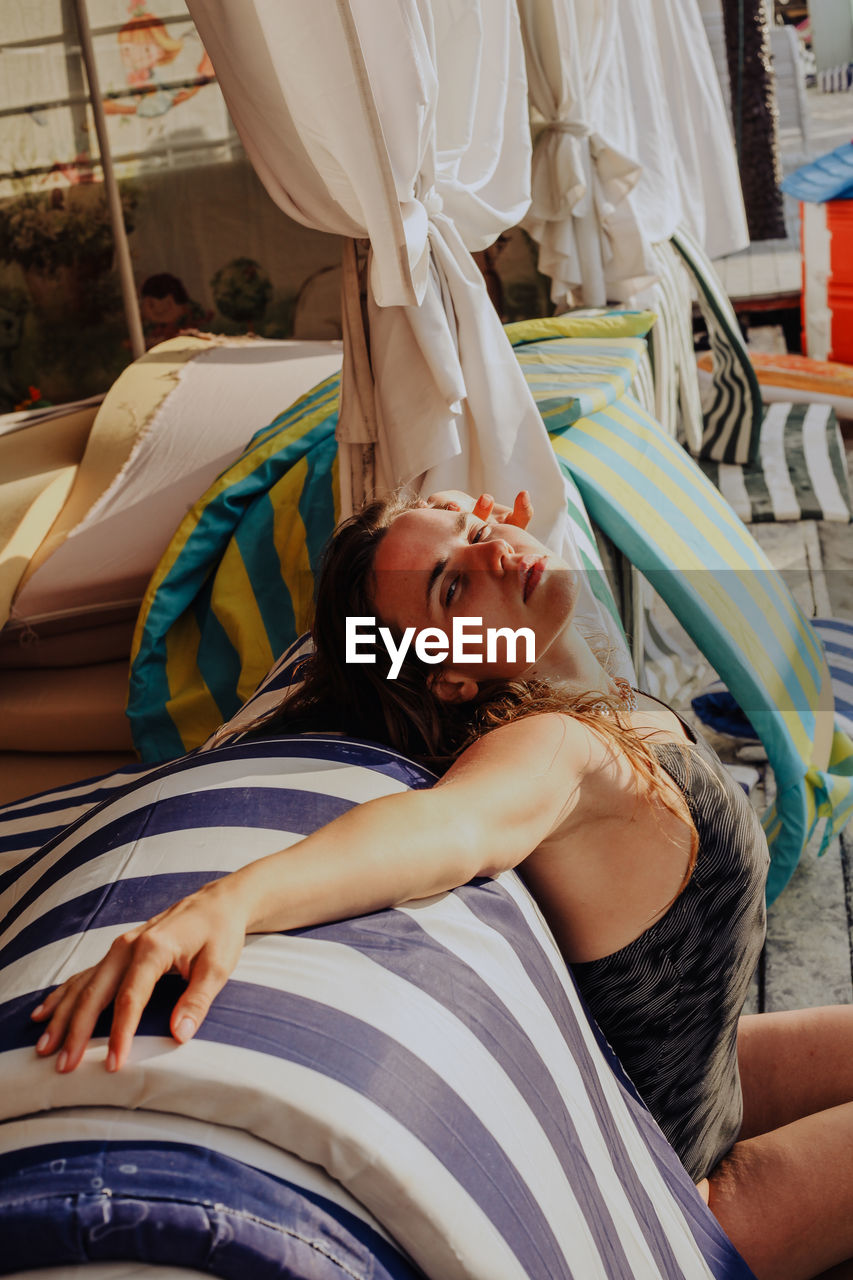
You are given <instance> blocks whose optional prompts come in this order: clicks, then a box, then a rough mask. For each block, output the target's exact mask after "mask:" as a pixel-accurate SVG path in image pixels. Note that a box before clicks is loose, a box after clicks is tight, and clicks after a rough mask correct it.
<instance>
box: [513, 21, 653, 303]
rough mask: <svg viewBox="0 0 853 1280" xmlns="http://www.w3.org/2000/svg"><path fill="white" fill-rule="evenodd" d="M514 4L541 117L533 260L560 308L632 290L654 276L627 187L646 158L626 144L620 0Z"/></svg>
mask: <svg viewBox="0 0 853 1280" xmlns="http://www.w3.org/2000/svg"><path fill="white" fill-rule="evenodd" d="M518 9H519V15H520V18H521V25H522V32H523V36H524V51H525V58H526V62H527V78H528V84H529V91H530V103H531V106H532V108H533V115H534V120H536V118H537V116H538V117H539V120H538V122H537V126H538V127H537V138H536V146H535V148H534V153H533V170H532V191H531V194H532V203H531V207H530V212H529V213H528V215H527V218H526V219H525V223H524V225H525V227H526V228H527V230H528V231H529V232H530V234H531V235H532V236H533V238H534V239H535V240H536V241H537V242H538V243H539V246H540V249H539V269H540V271H542V272H543V273H544V274H545V275H547V276H550V278H551V298H552V300H553V302H554V303H555V304H556V305H557V307H558V308H560V309H564V308H566V307H567V306H569V305H571V304H572V303H573V302H583V303H584V304H585V305H586V306H596V307H598V306H604V304H605V303H606V302H608V301H616V300H620V299H628V298H630V297H631V296H632V295H633V294H634V293H636V292H637V290H638V289H641V288H643V286H644V285H647V284H648V283H650V281H651V279H652V278H653V277H654V259H653V257H652V256H651V253H650V249H649V239H648V235H647V233H646V232H645V230H644V228H643V225H642V222H641V219H640V216H639V214H638V211H637V207H636V199H635V197H634V196H633V195H632V192H633V190H634V188H635V187H636V185H637V183H638V181H639V179H640V177H641V174H642V168H641V165H640V162H639V160H638V159H637V158H636V153H635V152H632V151H631V150H630V149H628V148H626V147H625V146H624V145H623V137H626V136H629V131H626V129H625V127H624V117H625V115H627V114H630V103H629V102H628V100H627V98H626V92H625V88H626V86H625V74H624V66H623V63H624V58H623V51H622V46H621V37H620V32H619V18H618V14H617V0H596V3H595V4H592V3H584V0H579V2H578V3H575V0H518ZM614 94H615V99H616V100H615V102H613V101H612V99H613V97H614ZM611 107H613V108H614V109H613V110H610V108H611Z"/></svg>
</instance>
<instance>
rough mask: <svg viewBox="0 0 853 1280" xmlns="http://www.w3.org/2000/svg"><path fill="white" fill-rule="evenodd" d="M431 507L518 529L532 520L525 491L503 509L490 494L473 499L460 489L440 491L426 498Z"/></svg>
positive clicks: (530, 507) (530, 508) (531, 511)
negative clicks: (511, 525) (462, 513)
mask: <svg viewBox="0 0 853 1280" xmlns="http://www.w3.org/2000/svg"><path fill="white" fill-rule="evenodd" d="M427 504H428V505H429V506H431V507H443V508H444V509H445V510H447V511H470V512H471V514H472V515H475V516H477V517H478V519H480V520H494V521H495V522H496V523H497V524H514V525H516V526H517V527H518V528H519V529H526V528H527V526H528V525H529V524H530V521H531V520H532V519H533V503H532V502H531V500H530V494H529V493H528V492H527V490H526V489H522V491H521V493H519V494H518V495H517V496H516V499H515V502H514V503H513V505H512V506H511V507H504V506H502V505H501V503H499V502H495V500H494V498H493V497H492V495H491V494H490V493H481V494H480V496H479V498H477V499H475V498H474V497H473V496H472V495H471V494H470V493H464V492H463V491H462V490H461V489H442V490H441V492H440V493H432V494H430V496H429V497H428V498H427Z"/></svg>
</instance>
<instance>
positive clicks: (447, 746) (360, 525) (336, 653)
mask: <svg viewBox="0 0 853 1280" xmlns="http://www.w3.org/2000/svg"><path fill="white" fill-rule="evenodd" d="M417 505H418V503H417V501H416V500H413V499H406V498H403V497H400V496H399V495H392V496H391V497H390V498H386V499H379V500H376V501H374V502H369V503H367V504H366V505H365V506H363V507H362V508H361V510H360V511H358V512H356V514H355V515H353V516H351V517H350V519H348V520H346V521H344V522H343V524H341V525H340V526H339V527H338V529H337V530H336V532H335V535H334V537H333V539H332V541H331V542H330V544H329V546H328V548H327V550H326V554H325V557H324V561H323V567H322V570H321V573H320V578H319V582H318V588H317V602H316V611H315V621H314V627H313V636H314V645H315V650H314V653H313V654H312V655H311V657H310V658H307V659H306V661H305V664H304V666H303V667H302V668H301V669H300V672H299V675H300V677H301V678H303V683H302V684H301V685H297V686H295V687H294V689H293V691H292V692H291V693H289V694H288V695H287V697H286V700H285V702H284V703H283V704H282V706H281V707H279V708H277V709H276V710H274V711H273V712H270V713H268V714H267V715H265V716H263V717H260V718H259V719H258V720H257V721H255V722H253V723H252V724H250V725H249V727H248V728H247V730H246V732H256V731H258V730H259V729H263V730H264V731H265V732H276V731H278V732H285V733H301V732H307V731H324V730H325V731H329V730H338V731H341V732H343V733H346V734H349V735H351V736H353V737H358V738H366V739H370V740H372V741H378V742H382V743H385V744H387V745H389V746H391V747H393V748H395V750H397V751H400V752H401V753H402V754H403V755H406V756H408V757H409V758H411V759H414V760H417V761H419V762H420V763H422V764H425V765H427V766H428V767H429V768H431V769H434V770H436V771H437V772H439V773H441V772H444V771H445V770H446V769H448V768H449V767H450V765H451V764H452V763H453V762H454V760H456V759H457V757H458V756H459V755H461V753H462V752H463V751H464V750H465V748H466V747H468V746H470V745H471V743H472V742H475V741H476V740H477V738H479V737H482V735H483V734H484V733H488V732H490V731H491V730H492V729H497V728H500V726H501V725H505V724H509V723H510V722H511V721H513V720H517V719H520V718H521V717H523V716H529V715H536V714H537V713H541V712H546V711H550V712H552V711H559V712H562V713H564V714H568V715H571V716H573V717H574V718H575V719H578V720H581V721H582V722H583V723H584V724H586V725H587V726H588V727H589V728H590V729H592V730H593V731H594V732H595V733H597V734H598V735H599V737H604V738H605V739H606V740H608V741H609V742H610V743H612V745H613V746H614V747H616V748H619V749H621V751H622V752H624V754H625V756H627V758H628V760H629V761H630V763H631V765H632V767H633V769H634V771H635V774H636V775H637V782H638V793H639V792H640V789H647V791H648V794H649V795H650V796H652V797H653V798H654V799H656V800H658V801H659V802H660V803H661V804H662V805H663V807H664V808H665V809H667V810H668V811H669V812H670V813H672V814H674V815H675V816H676V817H678V818H680V819H681V820H682V821H685V822H689V825H690V828H691V831H692V837H691V852H690V859H689V866H688V869H687V874H686V876H685V878H684V882H683V884H682V888H683V887H684V884H686V883H687V880H688V879H689V877H690V874H691V872H692V870H693V866H694V863H695V860H696V852H697V846H698V836H697V834H696V829H695V826H694V825H693V822H692V819H690V818H686V817H685V810H684V806H683V805H677V804H676V803H675V802H674V801H673V799H672V791H671V783H670V781H669V779H668V775H667V774H666V773H665V771H663V770H662V769H661V766H660V765H659V763H658V761H657V759H656V757H655V755H654V753H653V752H652V751H651V749H650V747H649V745H648V744H647V743H646V742H645V741H644V740H643V738H642V737H641V736H640V734H639V733H638V732H637V731H636V729H634V728H633V726H632V725H630V724H628V723H627V722H626V720H625V719H624V716H623V708H622V704H621V703H620V701H619V700H618V699H616V698H610V697H607V696H606V695H603V694H602V693H601V691H600V690H597V689H596V690H594V691H590V692H589V693H583V694H580V695H579V694H578V693H577V692H576V690H569V689H567V688H566V687H565V686H562V685H561V684H560V683H559V682H552V681H549V680H545V679H542V678H538V677H534V678H526V679H523V680H522V679H516V680H501V681H496V680H495V681H488V682H483V684H481V686H480V690H479V692H478V694H477V696H476V698H474V699H473V700H472V701H471V702H454V703H448V702H442V701H440V700H439V699H438V698H437V697H436V696H435V694H434V693H433V692H432V690H431V688H430V686H429V683H428V677H429V676H430V674H431V673H434V671H435V668H434V667H429V666H427V665H426V664H425V663H422V662H421V661H420V660H419V659H418V658H417V657H416V656H415V654H414V650H413V648H412V647H410V648H409V650H408V651H407V653H406V657H405V659H404V660H403V664H402V667H401V669H400V672H399V675H398V677H397V679H396V680H389V679H387V670H388V667H389V665H390V660H389V659H388V656H387V654H384V653H383V652H382V650H381V646H377V654H376V659H377V660H376V662H375V663H374V664H363V665H362V664H358V665H353V664H348V663H347V662H346V660H345V655H346V648H345V639H346V631H345V626H346V618H347V617H375V616H376V606H375V604H374V602H373V593H374V588H375V584H374V562H375V558H376V552H377V548H378V547H379V544H380V543H381V541H382V539H383V538H384V537H385V535H386V533H387V532H388V529H389V528H390V527H391V525H392V523H393V522H394V520H395V519H396V517H397V516H398V515H400V514H401V513H402V512H404V511H408V510H411V509H412V508H413V507H416V506H417ZM392 630H393V629H392ZM397 638H398V639H399V636H398V637H397ZM383 659H384V660H383ZM679 892H680V890H679Z"/></svg>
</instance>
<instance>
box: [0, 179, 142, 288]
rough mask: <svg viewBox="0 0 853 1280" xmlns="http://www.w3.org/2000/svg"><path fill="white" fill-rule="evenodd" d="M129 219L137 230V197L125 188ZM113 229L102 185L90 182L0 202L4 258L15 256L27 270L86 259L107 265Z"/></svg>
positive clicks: (129, 227) (124, 207)
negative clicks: (135, 220) (135, 215)
mask: <svg viewBox="0 0 853 1280" xmlns="http://www.w3.org/2000/svg"><path fill="white" fill-rule="evenodd" d="M121 202H122V211H123V214H124V225H125V227H126V228H127V230H128V232H130V231H132V230H133V211H134V209H135V208H136V197H135V195H134V194H133V192H131V191H129V190H127V189H125V190H123V191H122V193H121ZM112 256H113V232H112V226H111V224H110V214H109V206H108V204H107V199H106V195H105V193H104V191H103V188H101V187H98V188H95V187H93V186H91V185H89V184H82V185H80V186H77V187H67V188H59V187H57V188H54V190H52V191H28V192H26V193H25V194H24V195H22V196H15V197H13V198H12V199H11V200H6V201H4V202H3V203H2V204H0V262H16V263H18V265H19V266H21V267H22V268H23V269H24V270H25V271H28V270H35V271H41V272H44V273H45V274H48V275H50V274H52V273H53V272H55V271H56V270H57V269H58V268H60V267H64V266H71V265H73V264H75V263H79V262H81V261H86V262H88V263H90V264H91V265H92V267H93V268H95V269H96V270H102V271H106V270H108V268H109V266H110V264H111V262H112Z"/></svg>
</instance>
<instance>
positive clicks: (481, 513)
mask: <svg viewBox="0 0 853 1280" xmlns="http://www.w3.org/2000/svg"><path fill="white" fill-rule="evenodd" d="M499 512H500V509H498V510H496V509H495V500H494V498H493V497H492V495H491V494H490V493H481V494H480V496H479V498H478V499H477V501H476V502H475V503H474V511H473V514H474V515H475V516H477V518H478V519H479V520H488V518H489V516H490V515H492V514H493V513H494V514H495V515H496V516H497V518H498V519H500V514H499Z"/></svg>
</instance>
